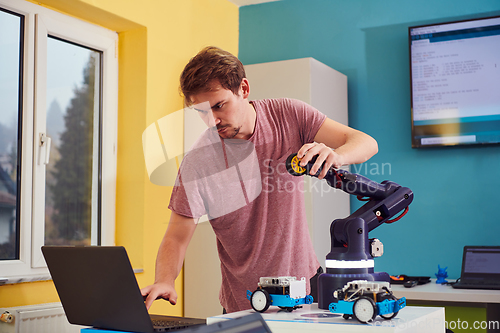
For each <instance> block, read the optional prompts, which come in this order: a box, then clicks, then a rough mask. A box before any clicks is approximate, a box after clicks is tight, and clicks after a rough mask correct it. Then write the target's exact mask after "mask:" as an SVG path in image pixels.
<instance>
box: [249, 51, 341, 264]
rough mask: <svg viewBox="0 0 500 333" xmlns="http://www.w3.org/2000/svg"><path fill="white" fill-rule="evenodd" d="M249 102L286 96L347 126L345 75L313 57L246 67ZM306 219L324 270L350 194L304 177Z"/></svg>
mask: <svg viewBox="0 0 500 333" xmlns="http://www.w3.org/2000/svg"><path fill="white" fill-rule="evenodd" d="M245 71H246V74H247V78H248V80H249V82H250V100H252V99H264V98H279V97H288V98H295V99H299V100H301V101H304V102H306V103H308V104H310V105H312V106H313V107H315V108H316V109H318V110H320V111H321V112H323V113H324V114H326V115H327V116H328V118H331V119H333V120H335V121H338V122H339V123H342V124H344V125H347V124H348V123H347V76H345V75H344V74H342V73H339V72H338V71H336V70H334V69H332V68H331V67H328V66H327V65H325V64H323V63H322V62H319V61H317V60H316V59H313V58H303V59H293V60H284V61H276V62H268V63H263V64H255V65H247V66H245ZM304 180H305V181H306V184H305V189H310V191H306V192H305V199H306V211H307V220H308V224H309V232H310V234H311V238H312V241H313V244H314V250H315V252H316V256H317V257H318V260H319V262H320V264H321V265H322V266H323V269H324V268H325V257H326V255H327V254H328V253H329V252H330V232H329V230H330V223H331V222H332V221H333V220H335V219H337V218H343V217H346V216H348V215H349V213H350V209H349V195H348V194H347V193H344V192H343V191H340V190H336V189H333V188H332V187H330V186H328V184H327V183H326V182H325V181H324V180H323V181H320V180H318V179H316V178H311V177H305V179H304Z"/></svg>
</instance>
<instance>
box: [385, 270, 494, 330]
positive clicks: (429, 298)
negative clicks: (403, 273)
mask: <svg viewBox="0 0 500 333" xmlns="http://www.w3.org/2000/svg"><path fill="white" fill-rule="evenodd" d="M391 290H392V292H393V294H394V296H396V297H397V298H401V297H406V301H407V302H408V303H411V304H428V305H437V306H446V305H450V306H463V307H468V306H477V305H481V306H484V305H485V304H486V321H488V322H495V321H496V322H498V321H500V290H481V289H454V288H453V287H451V286H448V285H441V284H436V280H435V279H433V280H431V282H430V283H427V284H423V285H418V286H415V287H413V288H405V287H404V286H403V285H397V284H393V285H391ZM494 326H495V325H492V327H490V328H489V329H488V332H500V330H499V329H495V327H494ZM497 328H498V326H497Z"/></svg>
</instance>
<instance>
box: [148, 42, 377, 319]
mask: <svg viewBox="0 0 500 333" xmlns="http://www.w3.org/2000/svg"><path fill="white" fill-rule="evenodd" d="M181 90H182V93H183V95H184V98H185V104H186V105H187V106H193V105H194V108H195V109H196V110H197V111H199V113H200V115H201V116H202V117H203V118H204V120H205V121H206V122H207V124H208V125H209V127H210V129H208V130H207V132H206V133H205V134H204V135H205V137H209V136H210V135H211V134H212V135H213V133H216V134H217V140H218V141H219V142H218V143H214V144H213V145H212V146H211V147H209V148H207V145H204V144H201V145H200V147H202V148H203V149H201V150H203V151H205V153H204V154H203V156H204V157H201V158H200V154H199V151H200V150H197V151H196V152H193V151H191V152H190V153H188V154H187V155H186V157H185V158H184V160H183V162H182V166H181V169H180V172H179V175H178V181H177V184H176V186H175V187H174V190H173V192H172V197H171V201H170V205H169V208H170V209H171V210H172V215H171V218H170V222H169V225H168V228H167V231H166V233H165V236H164V238H163V240H162V242H161V245H160V249H159V251H158V257H157V261H156V277H155V282H154V284H153V285H151V286H147V287H145V288H144V289H142V294H143V295H145V296H146V295H147V298H146V306H147V308H149V307H150V306H151V304H152V303H153V301H154V300H155V299H157V298H164V299H167V300H169V301H170V303H172V304H176V301H177V293H176V291H175V289H174V281H175V279H176V278H177V276H178V274H179V273H180V270H181V268H182V264H183V260H184V255H185V252H186V248H187V246H188V244H189V241H190V239H191V237H192V235H193V233H194V230H195V228H196V223H197V220H198V218H199V217H200V216H201V215H203V214H205V213H208V216H209V219H210V223H211V225H212V227H213V229H214V232H215V234H216V236H217V248H218V252H219V257H220V260H221V274H222V286H221V289H220V297H219V298H220V302H221V305H222V306H223V308H224V309H225V310H226V311H227V312H234V311H240V310H244V309H248V308H250V302H249V301H248V300H247V299H246V290H253V289H255V287H256V285H257V283H258V281H259V278H260V277H262V276H296V277H298V278H299V279H300V278H302V277H306V278H307V279H310V278H312V277H313V276H315V274H316V273H317V270H318V268H319V267H320V264H319V263H318V261H317V259H316V255H315V253H314V249H313V246H312V244H311V240H310V236H309V234H308V227H307V221H306V215H305V208H304V198H303V193H302V191H300V189H301V181H303V180H302V179H301V178H302V177H294V176H291V175H289V174H288V173H287V172H286V168H285V167H284V163H285V160H286V159H287V157H288V156H289V155H290V154H292V153H298V157H299V158H301V164H302V165H305V164H307V163H308V162H309V161H310V160H311V159H312V158H313V157H314V156H317V160H316V162H315V164H314V166H313V168H312V170H311V172H312V173H313V174H314V173H316V172H317V170H319V168H320V166H321V165H322V164H323V163H324V168H323V171H322V172H321V174H320V176H319V178H323V177H324V175H325V174H326V171H327V170H328V169H329V168H330V167H334V168H339V167H341V166H342V165H347V164H355V163H362V162H365V161H366V160H368V159H369V158H370V157H372V156H373V155H374V154H376V153H377V150H378V147H377V142H376V141H375V140H374V139H373V138H371V137H370V136H368V135H366V134H364V133H362V132H360V131H357V130H355V129H352V128H349V127H347V126H344V125H342V124H340V123H337V122H335V121H334V120H332V119H328V118H326V116H324V115H323V114H321V113H320V112H319V111H318V110H316V109H314V108H313V107H311V106H309V105H307V104H306V103H303V102H300V101H297V100H291V99H276V100H261V101H249V100H248V98H249V94H250V83H249V81H248V79H247V78H246V77H245V71H244V68H243V65H242V64H241V62H240V61H239V60H238V59H237V58H236V57H235V56H233V55H232V54H230V53H228V52H226V51H223V50H221V49H219V48H216V47H207V48H205V49H203V50H202V51H200V52H199V53H198V54H197V55H196V56H195V57H194V58H192V59H191V60H190V62H189V63H188V64H187V65H186V67H185V69H184V71H183V73H182V75H181ZM209 141H210V140H209ZM210 142H213V140H212V141H210ZM231 142H237V143H238V144H234V145H231V144H230V143H231ZM241 142H248V143H250V144H251V148H250V149H248V148H242V147H243V146H242V145H240V144H239V143H241ZM207 149H208V151H209V152H208V153H207ZM238 149H239V150H244V151H245V153H243V154H241V157H237V158H236V160H237V161H236V162H234V163H232V162H230V161H229V160H230V158H229V157H228V156H229V155H230V154H232V153H233V152H234V151H235V150H238ZM217 151H218V152H221V154H218V155H217V154H216V153H215V152H217ZM212 152H214V153H212ZM243 160H245V161H248V160H254V161H256V163H255V164H256V165H257V170H258V172H257V173H258V174H259V175H258V176H259V177H258V182H255V181H253V180H255V178H252V179H250V180H249V179H248V178H245V175H246V174H247V172H242V170H241V168H243V165H244V164H245V163H238V162H241V161H243ZM211 165H219V166H218V167H215V169H214V168H211ZM221 166H222V167H221ZM221 169H224V170H226V171H227V170H234V174H235V175H237V176H235V177H236V178H237V179H236V183H238V184H241V187H238V190H237V191H235V187H234V186H231V184H229V183H231V182H226V181H216V182H210V181H207V179H210V178H211V177H212V178H213V176H214V175H215V174H216V175H219V174H221V173H223V172H219V171H220V170H221ZM214 170H215V171H214ZM238 179H239V181H238ZM256 183H258V184H256ZM192 184H195V185H192ZM241 191H243V196H242V195H240V194H238V193H236V192H241ZM233 192H234V193H233ZM238 195H239V196H242V197H244V200H243V199H242V200H243V201H242V202H243V204H240V205H237V204H232V202H236V201H237V200H236V199H234V200H232V199H231V200H227V199H226V198H228V196H229V198H237V197H238ZM231 205H232V206H231ZM307 290H308V292H310V287H309V285H308V287H307Z"/></svg>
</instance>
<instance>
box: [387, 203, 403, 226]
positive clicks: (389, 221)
mask: <svg viewBox="0 0 500 333" xmlns="http://www.w3.org/2000/svg"><path fill="white" fill-rule="evenodd" d="M408 209H409V208H408V206H406V208H405V210H404V212H403V213H401V215H399V216H398V217H396V218H394V219H392V220H388V221H386V222H385V223H393V222H396V221H399V220H400V219H401V218H402V217H403V216H405V215H406V213H408Z"/></svg>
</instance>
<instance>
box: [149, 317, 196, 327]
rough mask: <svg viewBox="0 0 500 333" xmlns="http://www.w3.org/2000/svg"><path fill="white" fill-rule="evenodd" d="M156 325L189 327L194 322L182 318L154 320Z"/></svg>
mask: <svg viewBox="0 0 500 333" xmlns="http://www.w3.org/2000/svg"><path fill="white" fill-rule="evenodd" d="M152 322H153V326H154V327H171V328H187V327H189V326H192V324H190V323H187V322H184V321H182V320H158V319H154V320H152Z"/></svg>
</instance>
